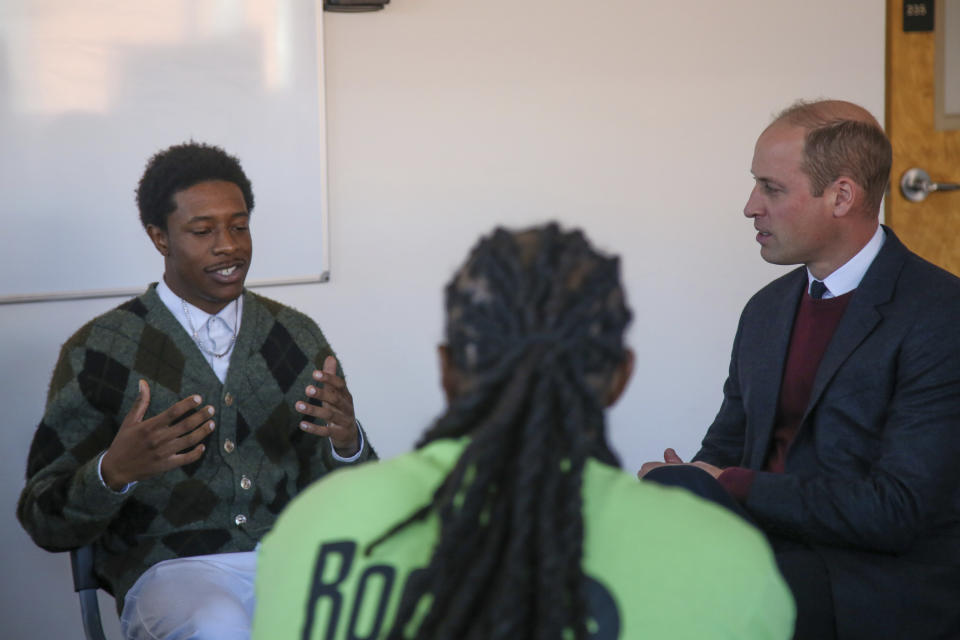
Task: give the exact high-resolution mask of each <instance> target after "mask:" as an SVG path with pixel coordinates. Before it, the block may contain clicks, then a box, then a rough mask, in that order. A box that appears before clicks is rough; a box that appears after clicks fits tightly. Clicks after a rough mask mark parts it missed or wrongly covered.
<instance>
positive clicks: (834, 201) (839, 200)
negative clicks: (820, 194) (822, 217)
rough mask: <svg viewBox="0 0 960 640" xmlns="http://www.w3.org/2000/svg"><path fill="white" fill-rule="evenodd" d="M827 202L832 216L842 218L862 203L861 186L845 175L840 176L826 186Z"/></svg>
mask: <svg viewBox="0 0 960 640" xmlns="http://www.w3.org/2000/svg"><path fill="white" fill-rule="evenodd" d="M826 195H827V196H828V197H829V198H830V199H829V201H828V202H829V203H830V205H831V206H832V207H833V217H834V218H842V217H843V216H845V215H848V214H849V213H850V212H851V211H853V210H854V207H855V205H859V204H862V201H863V188H862V187H860V185H858V184H857V183H856V182H854V181H853V180H851V179H850V178H848V177H846V176H840V177H839V178H837V179H836V180H834V181H833V184H831V185H830V186H829V187H827V194H826Z"/></svg>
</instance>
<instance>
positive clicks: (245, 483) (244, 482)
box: [240, 476, 253, 491]
mask: <svg viewBox="0 0 960 640" xmlns="http://www.w3.org/2000/svg"><path fill="white" fill-rule="evenodd" d="M252 486H253V482H252V481H251V480H250V478H248V477H247V476H242V477H241V478H240V488H241V489H243V490H244V491H247V490H249V489H250V487H252Z"/></svg>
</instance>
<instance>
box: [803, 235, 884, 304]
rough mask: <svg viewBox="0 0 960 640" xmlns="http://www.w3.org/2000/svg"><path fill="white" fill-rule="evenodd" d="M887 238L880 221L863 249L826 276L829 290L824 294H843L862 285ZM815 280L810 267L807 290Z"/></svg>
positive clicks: (830, 296) (825, 280)
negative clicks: (861, 282)
mask: <svg viewBox="0 0 960 640" xmlns="http://www.w3.org/2000/svg"><path fill="white" fill-rule="evenodd" d="M885 239H886V234H884V232H883V227H881V226H880V224H879V223H878V224H877V230H876V231H875V232H874V233H873V237H872V238H870V240H869V241H868V242H867V244H865V245H864V246H863V249H860V251H859V252H857V255H855V256H853V257H852V258H850V259H849V260H848V261H847V262H846V264H844V265H843V266H842V267H840V268H839V269H837V270H836V271H834V272H833V273H831V274H830V275H828V276H827V277H826V278H824V280H823V281H822V282H823V284H825V285H826V286H827V291H826V293H824V294H823V297H824V298H835V297H837V296H842V295H843V294H845V293H848V292H850V291H853V290H854V289H856V288H857V287H858V286H860V281H861V280H863V276H864V275H865V274H866V273H867V269H869V268H870V265H871V264H873V260H874V258H876V257H877V254H878V253H880V248H881V247H882V246H883V241H884V240H885ZM814 280H816V278H814V277H813V274H812V273H810V269H807V291H810V285H811V284H812V283H813V281H814Z"/></svg>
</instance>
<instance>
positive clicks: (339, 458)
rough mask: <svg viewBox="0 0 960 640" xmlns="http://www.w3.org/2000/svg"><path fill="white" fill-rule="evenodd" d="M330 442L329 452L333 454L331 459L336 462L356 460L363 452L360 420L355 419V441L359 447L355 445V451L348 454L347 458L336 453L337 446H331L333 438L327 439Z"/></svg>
mask: <svg viewBox="0 0 960 640" xmlns="http://www.w3.org/2000/svg"><path fill="white" fill-rule="evenodd" d="M327 440H329V442H330V453H331V454H332V455H333V459H334V460H336V461H337V462H356V461H357V460H358V459H359V458H360V454H361V453H363V429H361V428H360V421H359V420H357V442H358V443H359V445H360V446H359V447H357V452H356V453H355V454H353V455H352V456H350V457H349V458H344V457H343V456H342V455H340V454H339V453H337V448H336V447H334V446H333V440H330V439H329V438H328V439H327Z"/></svg>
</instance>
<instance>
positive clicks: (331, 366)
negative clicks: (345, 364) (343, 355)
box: [323, 356, 337, 375]
mask: <svg viewBox="0 0 960 640" xmlns="http://www.w3.org/2000/svg"><path fill="white" fill-rule="evenodd" d="M323 372H324V373H332V374H333V375H336V374H337V359H336V358H335V357H333V356H327V357H326V358H324V360H323Z"/></svg>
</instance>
